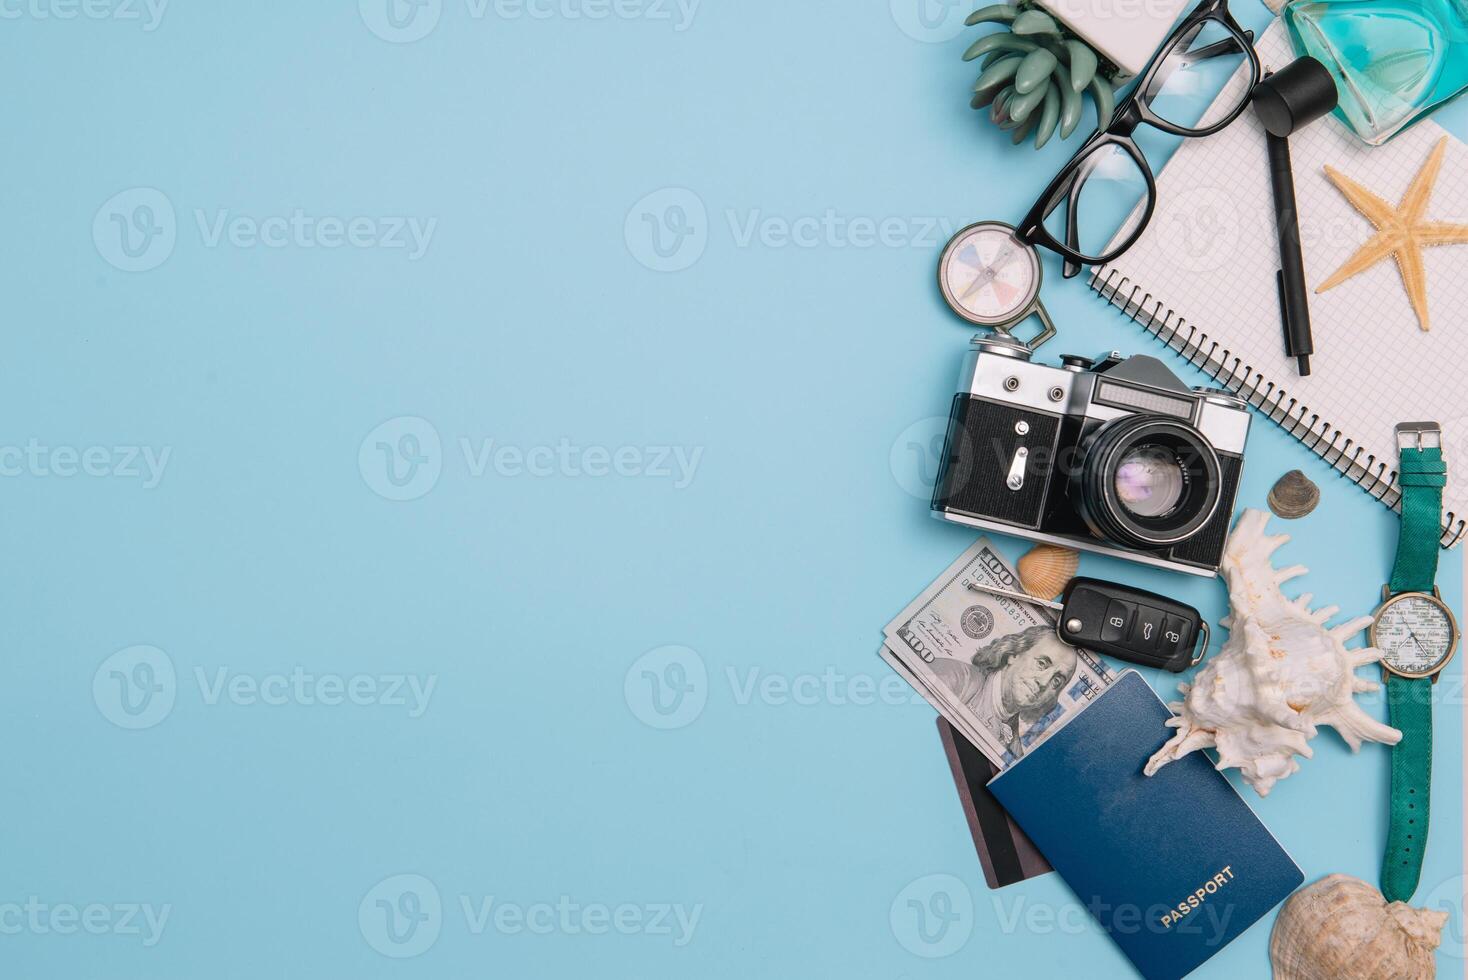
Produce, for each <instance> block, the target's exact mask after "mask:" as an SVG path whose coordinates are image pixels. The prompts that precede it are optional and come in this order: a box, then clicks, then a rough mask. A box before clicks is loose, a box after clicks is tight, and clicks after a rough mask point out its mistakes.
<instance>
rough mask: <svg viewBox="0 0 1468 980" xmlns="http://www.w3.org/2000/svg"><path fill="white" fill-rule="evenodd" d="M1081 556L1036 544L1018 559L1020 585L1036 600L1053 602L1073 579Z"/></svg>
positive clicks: (1050, 546)
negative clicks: (1051, 600) (1050, 600)
mask: <svg viewBox="0 0 1468 980" xmlns="http://www.w3.org/2000/svg"><path fill="white" fill-rule="evenodd" d="M1080 564H1081V556H1080V554H1079V553H1078V552H1076V551H1073V550H1071V549H1070V548H1062V547H1060V546H1059V545H1054V544H1037V545H1035V546H1034V547H1033V548H1031V549H1030V550H1029V551H1027V552H1025V553H1024V554H1023V555H1022V556H1020V560H1019V562H1018V563H1017V564H1016V568H1017V569H1018V571H1019V584H1020V587H1021V588H1023V589H1024V590H1025V591H1026V592H1028V593H1029V594H1030V595H1032V596H1034V597H1035V598H1037V599H1054V598H1055V597H1056V596H1058V595H1060V593H1062V592H1064V591H1065V587H1066V585H1068V584H1069V583H1070V580H1071V579H1073V578H1075V575H1076V569H1077V568H1079V567H1080Z"/></svg>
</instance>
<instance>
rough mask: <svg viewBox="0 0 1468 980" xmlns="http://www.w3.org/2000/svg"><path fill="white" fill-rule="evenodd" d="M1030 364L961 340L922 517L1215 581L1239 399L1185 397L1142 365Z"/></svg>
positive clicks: (1244, 418) (987, 341)
mask: <svg viewBox="0 0 1468 980" xmlns="http://www.w3.org/2000/svg"><path fill="white" fill-rule="evenodd" d="M1030 357H1031V351H1030V349H1029V348H1027V347H1025V346H1024V345H1023V344H1020V343H1018V342H1016V341H1015V340H1013V338H1006V337H1001V336H993V337H989V336H978V337H975V338H974V339H973V341H972V342H971V344H970V350H969V353H968V357H967V358H966V359H965V361H964V367H963V373H962V375H961V377H960V380H959V386H958V393H957V394H956V395H955V396H954V399H953V408H952V411H951V413H950V415H949V421H948V435H947V439H946V440H945V445H944V449H943V458H942V462H941V467H940V470H939V473H938V480H937V483H936V485H935V487H934V493H933V504H932V509H933V515H934V516H935V517H939V518H941V519H943V520H946V521H953V522H955V523H958V524H965V525H968V526H971V527H978V528H984V529H987V530H993V531H1000V532H1003V533H1005V534H1015V535H1018V536H1020V537H1024V538H1030V539H1032V540H1035V541H1044V542H1048V543H1051V544H1061V545H1066V546H1068V547H1072V548H1077V549H1082V550H1085V551H1093V552H1098V553H1100V554H1106V555H1115V556H1116V557H1118V558H1125V559H1128V560H1130V561H1136V562H1141V563H1143V564H1146V565H1151V566H1154V567H1157V568H1165V569H1169V570H1172V571H1178V572H1187V573H1189V574H1193V575H1204V576H1211V575H1216V574H1217V573H1218V566H1219V563H1220V562H1221V561H1222V560H1223V549H1224V545H1225V543H1226V541H1227V539H1228V532H1229V528H1230V524H1231V522H1232V518H1233V511H1234V499H1235V497H1237V495H1238V490H1239V481H1240V477H1241V476H1242V473H1243V463H1244V443H1245V442H1246V440H1247V439H1248V435H1249V421H1250V418H1249V410H1248V406H1247V404H1246V403H1245V402H1244V401H1243V399H1241V398H1238V397H1237V396H1235V395H1232V394H1230V393H1228V392H1226V391H1223V390H1221V389H1216V388H1189V387H1188V386H1187V385H1185V384H1184V383H1183V382H1182V381H1181V380H1179V379H1178V377H1177V376H1176V375H1174V374H1173V373H1172V372H1171V371H1169V370H1168V369H1167V367H1166V366H1165V365H1164V364H1163V363H1162V362H1161V361H1159V360H1157V359H1156V358H1152V357H1145V356H1136V357H1128V358H1123V357H1122V356H1121V355H1120V354H1117V353H1115V352H1113V353H1111V354H1109V355H1106V356H1104V357H1102V358H1100V359H1099V360H1094V361H1093V360H1091V359H1090V358H1085V357H1077V356H1074V355H1067V356H1065V357H1063V358H1061V360H1062V362H1063V366H1061V367H1051V366H1048V365H1044V364H1036V363H1034V362H1033V361H1032V360H1031V359H1030Z"/></svg>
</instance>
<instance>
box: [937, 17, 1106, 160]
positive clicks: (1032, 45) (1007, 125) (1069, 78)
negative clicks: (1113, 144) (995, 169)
mask: <svg viewBox="0 0 1468 980" xmlns="http://www.w3.org/2000/svg"><path fill="white" fill-rule="evenodd" d="M964 23H966V24H968V25H969V26H970V27H973V26H975V25H977V24H997V25H999V27H1000V29H999V30H998V31H996V32H995V33H993V34H986V35H984V36H983V37H981V38H979V39H978V40H977V41H975V42H974V43H973V44H971V45H970V46H969V49H968V50H967V51H965V52H964V54H963V60H964V61H974V60H975V59H979V58H982V59H983V61H982V62H981V67H982V71H981V72H980V74H979V80H978V82H977V83H976V84H975V85H974V95H973V99H972V101H971V102H970V103H969V104H970V105H971V106H972V107H973V108H975V109H982V108H984V107H986V106H988V107H989V118H990V119H991V120H993V122H994V123H995V125H997V126H999V128H1001V129H1005V130H1011V131H1013V134H1014V135H1013V136H1012V140H1013V142H1014V143H1015V144H1019V143H1022V142H1024V140H1025V139H1026V138H1028V137H1029V136H1030V135H1031V134H1033V135H1034V138H1035V149H1039V148H1040V147H1042V146H1044V145H1045V144H1046V143H1048V142H1050V138H1051V137H1052V136H1054V135H1055V134H1056V133H1057V132H1058V133H1059V134H1060V138H1061V139H1067V138H1069V136H1070V135H1071V133H1073V132H1075V130H1076V127H1078V126H1079V125H1080V124H1081V115H1082V110H1083V109H1084V104H1083V96H1084V95H1085V94H1086V93H1090V96H1091V100H1092V102H1094V103H1095V106H1096V120H1097V122H1096V125H1097V126H1098V127H1099V126H1101V125H1102V124H1104V123H1105V122H1106V121H1107V120H1109V119H1110V118H1111V111H1112V109H1114V108H1115V106H1116V89H1117V87H1119V86H1120V85H1121V84H1122V82H1124V81H1125V77H1124V76H1123V75H1122V74H1121V73H1120V72H1118V71H1117V70H1116V69H1115V68H1114V67H1112V66H1111V65H1110V64H1109V63H1108V62H1106V61H1105V60H1104V59H1102V58H1100V57H1098V56H1097V54H1096V52H1095V51H1094V50H1092V48H1091V46H1090V45H1088V44H1086V42H1085V41H1082V40H1080V39H1079V38H1077V37H1075V36H1074V35H1073V34H1071V33H1070V32H1068V31H1067V30H1066V29H1065V27H1064V26H1063V25H1061V24H1060V23H1059V22H1058V21H1056V19H1055V18H1054V17H1052V16H1051V15H1050V14H1048V13H1046V12H1045V11H1043V10H1040V9H1039V8H1037V7H1034V6H1031V5H1030V4H1028V3H1026V2H1023V0H1022V2H1020V3H1018V4H1010V3H996V4H993V5H991V6H988V7H982V8H980V9H979V10H976V11H974V12H973V13H972V14H970V15H969V17H968V20H966V21H965V22H964Z"/></svg>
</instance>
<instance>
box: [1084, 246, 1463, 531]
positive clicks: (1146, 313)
mask: <svg viewBox="0 0 1468 980" xmlns="http://www.w3.org/2000/svg"><path fill="white" fill-rule="evenodd" d="M1090 285H1091V288H1092V289H1093V290H1095V291H1096V293H1097V294H1099V295H1100V296H1101V297H1102V298H1103V299H1105V300H1106V301H1107V302H1108V303H1110V304H1111V305H1112V306H1114V307H1116V309H1117V310H1119V311H1120V312H1121V313H1122V314H1123V315H1124V316H1126V317H1128V318H1129V319H1131V320H1132V321H1133V322H1135V323H1137V324H1138V325H1140V326H1141V327H1142V328H1143V329H1144V330H1146V331H1147V332H1148V333H1150V334H1151V335H1152V336H1154V337H1156V338H1157V339H1158V340H1160V341H1162V342H1163V343H1164V344H1166V345H1167V346H1168V347H1170V348H1172V350H1174V351H1176V352H1177V353H1179V354H1181V355H1182V356H1183V357H1184V358H1185V359H1186V360H1187V361H1188V363H1189V364H1192V365H1193V366H1194V367H1196V368H1198V369H1199V370H1201V371H1203V373H1204V374H1207V375H1208V376H1209V377H1210V378H1212V379H1213V380H1214V381H1216V382H1218V383H1219V384H1221V385H1223V386H1224V387H1225V388H1228V389H1229V390H1230V391H1233V392H1235V393H1236V394H1238V395H1239V397H1241V398H1243V399H1244V400H1245V401H1247V402H1248V403H1249V404H1250V405H1251V406H1253V407H1254V408H1255V409H1256V410H1258V411H1260V412H1262V413H1263V414H1265V415H1267V416H1268V417H1269V418H1270V420H1271V421H1273V422H1274V423H1275V424H1277V425H1279V426H1280V427H1281V428H1283V429H1284V430H1285V431H1286V432H1288V433H1289V434H1290V435H1292V436H1294V437H1295V438H1296V439H1298V440H1299V441H1300V442H1301V443H1302V444H1304V446H1305V447H1306V448H1308V449H1309V450H1310V451H1311V452H1313V453H1314V454H1315V455H1317V456H1319V457H1320V458H1321V459H1323V460H1325V462H1326V463H1327V464H1328V465H1329V466H1330V467H1331V469H1333V470H1335V471H1336V473H1337V474H1339V475H1340V476H1342V477H1345V478H1346V479H1347V480H1350V481H1351V482H1352V483H1354V484H1356V485H1357V486H1359V487H1361V488H1362V489H1363V490H1365V491H1366V492H1367V493H1369V494H1371V496H1373V497H1375V498H1376V499H1377V500H1379V501H1381V503H1383V504H1385V505H1386V506H1387V507H1390V508H1392V509H1393V510H1401V501H1402V492H1401V489H1400V487H1399V486H1398V485H1397V471H1396V469H1394V468H1393V467H1392V465H1391V464H1392V462H1393V461H1379V460H1377V458H1376V456H1375V455H1374V454H1371V453H1366V452H1365V449H1366V447H1365V446H1360V445H1356V446H1354V448H1353V443H1352V440H1350V439H1349V438H1346V436H1345V434H1344V433H1343V432H1341V430H1340V429H1338V428H1336V427H1335V426H1333V425H1332V424H1331V423H1330V422H1329V421H1328V420H1325V419H1322V418H1321V417H1320V416H1319V415H1318V414H1314V413H1312V412H1311V411H1310V408H1309V406H1308V405H1303V404H1301V403H1300V402H1299V401H1298V400H1297V399H1295V398H1291V397H1290V395H1289V392H1287V391H1286V390H1285V389H1284V388H1282V387H1279V386H1278V385H1276V384H1275V383H1274V382H1272V381H1267V380H1266V379H1265V377H1264V375H1262V374H1260V373H1259V372H1257V371H1255V370H1254V369H1253V367H1252V366H1251V365H1249V364H1245V363H1244V362H1243V360H1242V359H1241V358H1239V357H1236V356H1235V355H1234V354H1233V353H1232V352H1231V351H1230V350H1229V349H1228V348H1226V347H1222V346H1221V345H1220V344H1219V343H1218V342H1217V341H1211V340H1209V338H1208V334H1207V333H1205V332H1203V331H1202V330H1199V329H1198V328H1197V326H1195V325H1194V324H1191V323H1188V321H1187V320H1186V319H1185V318H1183V317H1180V316H1176V315H1175V314H1174V312H1173V310H1172V309H1170V308H1169V309H1167V310H1166V311H1164V310H1163V305H1162V302H1161V301H1160V300H1158V301H1154V300H1153V299H1152V294H1151V293H1145V294H1143V295H1142V297H1141V298H1140V299H1138V298H1137V294H1138V293H1140V292H1141V291H1142V287H1141V286H1140V285H1132V283H1131V280H1130V279H1129V278H1128V277H1126V276H1124V275H1121V274H1120V272H1119V270H1116V269H1110V270H1100V271H1097V272H1096V273H1095V275H1093V276H1092V278H1091V284H1090ZM1128 287H1130V292H1127V289H1128ZM1124 292H1125V293H1126V295H1125V297H1123V295H1122V294H1123V293H1124ZM1174 321H1176V322H1174ZM1363 454H1364V456H1365V458H1364V459H1363V458H1362V456H1363ZM1465 533H1468V521H1465V520H1463V519H1461V518H1459V517H1458V515H1457V514H1455V513H1454V512H1452V511H1448V512H1447V515H1446V517H1445V524H1444V526H1443V531H1442V546H1443V547H1444V548H1451V547H1453V546H1454V545H1456V544H1457V543H1458V542H1459V541H1461V540H1462V539H1463V536H1464V534H1465Z"/></svg>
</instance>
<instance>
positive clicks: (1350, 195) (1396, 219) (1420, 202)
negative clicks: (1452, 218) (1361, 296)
mask: <svg viewBox="0 0 1468 980" xmlns="http://www.w3.org/2000/svg"><path fill="white" fill-rule="evenodd" d="M1447 148H1448V138H1447V137H1446V136H1444V137H1443V138H1442V140H1441V141H1440V142H1439V143H1438V144H1437V147H1436V148H1435V149H1434V150H1433V151H1432V155H1431V156H1429V157H1428V158H1427V163H1426V164H1424V165H1423V167H1422V170H1421V172H1419V173H1418V174H1417V176H1416V177H1414V178H1412V186H1410V187H1408V188H1407V193H1406V194H1405V195H1404V196H1403V197H1402V200H1401V203H1400V204H1398V205H1397V206H1396V207H1392V206H1391V205H1390V204H1388V203H1386V202H1385V201H1383V200H1382V199H1381V198H1379V197H1377V196H1376V195H1375V194H1373V193H1372V192H1371V191H1368V190H1367V189H1366V188H1364V187H1362V186H1361V185H1360V184H1358V183H1356V182H1355V181H1354V180H1352V179H1351V178H1349V177H1347V176H1346V175H1345V174H1342V173H1341V172H1339V171H1338V170H1336V169H1335V168H1334V167H1332V166H1330V165H1329V164H1327V165H1326V167H1325V175H1326V176H1327V177H1329V178H1330V179H1331V181H1332V182H1333V183H1334V184H1335V185H1336V187H1337V188H1339V189H1340V192H1341V193H1342V194H1344V195H1345V196H1346V200H1348V201H1350V202H1351V204H1352V205H1353V206H1354V207H1355V208H1356V210H1357V211H1360V212H1361V213H1362V214H1363V215H1365V216H1366V220H1368V221H1370V222H1371V223H1372V224H1373V225H1375V226H1376V234H1375V235H1373V236H1372V237H1371V240H1370V241H1368V242H1367V243H1366V244H1365V245H1362V246H1361V248H1360V250H1359V251H1357V252H1356V254H1355V255H1353V256H1351V257H1350V258H1349V259H1348V260H1347V261H1346V264H1345V265H1343V266H1341V267H1340V268H1339V269H1337V270H1336V272H1335V274H1334V275H1332V276H1331V277H1330V278H1329V279H1327V280H1326V281H1325V282H1323V283H1321V284H1320V285H1319V286H1317V287H1316V288H1315V291H1316V292H1317V293H1323V292H1325V291H1326V290H1327V289H1333V288H1335V287H1336V286H1339V285H1340V284H1341V283H1343V282H1345V281H1346V280H1347V279H1350V278H1352V277H1354V276H1357V275H1359V274H1360V273H1362V272H1365V271H1366V270H1367V269H1369V268H1371V267H1372V266H1374V265H1376V263H1378V262H1380V261H1381V260H1382V259H1384V258H1386V257H1387V256H1389V255H1394V256H1396V260H1397V270H1398V271H1399V272H1400V273H1401V274H1402V284H1403V285H1404V286H1406V287H1407V298H1408V299H1410V300H1411V301H1412V309H1413V310H1415V311H1416V313H1417V322H1418V324H1419V325H1421V327H1422V329H1423V330H1427V329H1429V328H1430V326H1431V322H1430V318H1429V316H1428V309H1427V270H1426V269H1425V268H1424V266H1423V264H1422V250H1423V249H1424V248H1426V247H1428V246H1430V245H1462V244H1468V224H1450V223H1448V222H1445V221H1428V220H1427V219H1426V218H1425V217H1423V215H1424V213H1425V212H1426V211H1427V202H1428V199H1429V198H1431V197H1432V186H1433V183H1434V182H1435V181H1436V180H1437V175H1438V171H1439V170H1441V169H1442V163H1443V154H1444V153H1446V152H1447Z"/></svg>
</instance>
